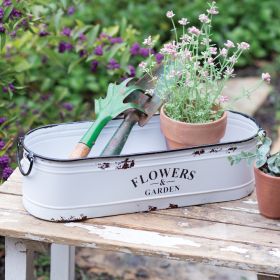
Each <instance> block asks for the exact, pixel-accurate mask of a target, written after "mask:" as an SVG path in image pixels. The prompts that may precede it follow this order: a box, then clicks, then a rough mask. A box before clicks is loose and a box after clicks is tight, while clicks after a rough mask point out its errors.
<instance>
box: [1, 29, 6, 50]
mask: <svg viewBox="0 0 280 280" xmlns="http://www.w3.org/2000/svg"><path fill="white" fill-rule="evenodd" d="M5 44H6V34H4V33H3V34H1V35H0V48H1V50H2V49H3V48H4V46H5Z"/></svg>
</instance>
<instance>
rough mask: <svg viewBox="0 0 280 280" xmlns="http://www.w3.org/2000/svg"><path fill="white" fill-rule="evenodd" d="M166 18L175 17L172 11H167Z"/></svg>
mask: <svg viewBox="0 0 280 280" xmlns="http://www.w3.org/2000/svg"><path fill="white" fill-rule="evenodd" d="M166 16H167V17H168V18H173V17H174V16H175V14H174V13H173V11H168V12H167V13H166Z"/></svg>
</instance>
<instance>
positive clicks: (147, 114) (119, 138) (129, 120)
mask: <svg viewBox="0 0 280 280" xmlns="http://www.w3.org/2000/svg"><path fill="white" fill-rule="evenodd" d="M159 72H160V68H158V69H157V70H156V72H155V74H156V75H158V73H159ZM132 80H133V78H129V79H126V80H124V81H123V82H122V83H121V84H119V85H116V84H110V85H109V87H108V91H107V96H106V97H105V98H104V99H97V100H95V111H96V116H97V118H96V120H95V122H94V123H93V124H92V125H91V126H90V128H89V129H88V130H87V131H86V133H85V134H84V135H83V137H82V138H81V140H80V141H79V143H78V144H77V145H76V147H75V149H74V150H73V152H72V153H71V155H70V158H71V159H77V158H85V157H87V156H88V154H89V153H90V150H91V148H92V146H93V145H94V143H95V141H96V139H97V137H98V136H99V134H100V132H101V131H102V129H103V128H104V127H105V126H106V124H107V123H109V122H110V121H111V120H112V119H113V118H115V117H117V116H118V115H119V114H121V113H123V114H124V120H123V122H122V124H121V125H120V127H119V128H118V129H117V131H116V132H115V133H114V135H113V136H112V138H111V140H110V141H109V143H108V144H107V145H106V147H105V149H104V150H103V152H102V153H101V155H103V156H111V155H118V154H120V153H121V151H122V149H123V147H124V145H125V143H126V140H127V138H128V136H129V134H130V132H131V130H132V128H133V126H134V125H135V124H136V123H138V124H139V126H144V125H145V124H146V123H147V122H148V121H149V119H150V118H151V117H152V116H153V115H154V114H155V113H156V112H157V111H158V110H159V109H160V107H161V105H162V100H161V99H160V98H159V97H158V96H157V95H155V94H153V95H150V94H145V93H144V90H148V89H153V88H154V87H155V83H154V82H153V81H151V78H150V77H149V76H148V75H144V76H143V78H142V79H139V80H138V81H137V82H136V83H135V84H132Z"/></svg>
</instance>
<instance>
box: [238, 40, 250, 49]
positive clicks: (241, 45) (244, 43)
mask: <svg viewBox="0 0 280 280" xmlns="http://www.w3.org/2000/svg"><path fill="white" fill-rule="evenodd" d="M237 45H238V48H239V49H241V50H248V49H249V48H250V45H249V44H248V43H246V42H241V43H240V44H237Z"/></svg>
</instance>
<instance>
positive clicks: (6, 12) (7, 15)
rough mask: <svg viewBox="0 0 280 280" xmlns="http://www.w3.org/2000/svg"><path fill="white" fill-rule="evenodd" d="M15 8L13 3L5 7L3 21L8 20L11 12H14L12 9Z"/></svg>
mask: <svg viewBox="0 0 280 280" xmlns="http://www.w3.org/2000/svg"><path fill="white" fill-rule="evenodd" d="M13 8H14V6H13V5H11V6H9V7H8V8H7V9H5V14H4V18H3V21H4V22H6V21H7V19H8V18H9V16H10V14H11V12H12V10H13Z"/></svg>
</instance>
